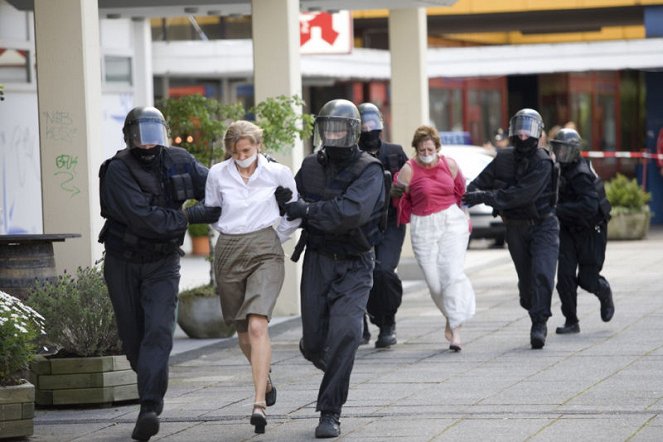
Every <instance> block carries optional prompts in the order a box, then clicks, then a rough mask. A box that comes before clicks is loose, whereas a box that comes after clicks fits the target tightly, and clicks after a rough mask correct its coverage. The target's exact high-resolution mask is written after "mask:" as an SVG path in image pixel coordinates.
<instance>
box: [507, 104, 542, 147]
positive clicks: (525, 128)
mask: <svg viewBox="0 0 663 442" xmlns="http://www.w3.org/2000/svg"><path fill="white" fill-rule="evenodd" d="M542 132H543V118H541V115H540V114H539V113H538V112H537V111H535V110H534V109H528V108H525V109H520V110H519V111H518V112H516V113H515V114H514V116H513V117H511V121H509V138H511V139H512V140H513V137H518V136H519V135H521V134H525V135H527V136H528V137H531V138H536V139H537V140H538V139H539V138H541V133H542Z"/></svg>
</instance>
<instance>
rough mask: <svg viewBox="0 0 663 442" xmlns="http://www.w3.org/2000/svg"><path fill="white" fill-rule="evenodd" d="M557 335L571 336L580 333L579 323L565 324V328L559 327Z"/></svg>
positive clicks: (556, 331) (556, 330)
mask: <svg viewBox="0 0 663 442" xmlns="http://www.w3.org/2000/svg"><path fill="white" fill-rule="evenodd" d="M555 333H557V334H558V335H570V334H575V333H580V324H578V323H577V322H576V323H575V324H564V326H563V327H557V329H555Z"/></svg>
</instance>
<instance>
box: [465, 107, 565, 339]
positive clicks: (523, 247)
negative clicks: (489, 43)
mask: <svg viewBox="0 0 663 442" xmlns="http://www.w3.org/2000/svg"><path fill="white" fill-rule="evenodd" d="M542 130H543V122H542V120H541V116H540V115H539V114H538V112H536V111H534V110H532V109H522V110H520V111H518V112H517V113H516V114H515V115H514V116H513V117H512V118H511V122H510V125H509V136H510V139H511V143H512V144H513V145H514V147H513V148H507V149H504V150H502V151H499V152H498V153H497V156H496V157H495V159H494V160H493V161H492V162H490V163H489V164H488V166H486V168H485V169H484V170H483V171H482V172H481V173H480V174H479V176H477V177H476V178H475V179H474V180H473V181H472V182H471V183H470V184H469V185H468V192H467V193H466V196H465V197H464V198H463V200H464V201H465V202H466V203H467V204H468V205H474V204H479V203H485V204H488V205H490V206H492V207H493V208H494V209H495V210H496V211H497V212H498V213H499V214H500V215H501V216H502V218H503V220H504V222H505V224H506V240H507V245H508V247H509V253H510V254H511V258H512V260H513V263H514V265H515V267H516V272H517V273H518V290H519V294H520V305H521V306H522V307H523V308H524V309H526V310H527V311H528V312H529V315H530V318H531V320H532V329H531V331H530V342H531V345H532V348H535V349H539V348H542V347H543V346H544V345H545V338H546V335H547V327H546V322H547V320H548V318H549V317H550V316H551V315H552V313H551V311H550V304H551V300H552V291H553V288H554V282H555V267H556V264H557V255H558V251H559V222H558V220H557V217H556V216H555V212H554V210H555V202H556V198H557V188H556V183H557V181H558V176H557V175H558V173H559V172H558V169H557V168H556V167H555V165H554V162H553V160H552V158H551V157H550V156H549V154H548V153H547V151H546V150H544V149H539V148H538V147H537V145H538V139H539V137H540V136H541V131H542ZM519 135H520V136H519ZM477 189H479V191H477Z"/></svg>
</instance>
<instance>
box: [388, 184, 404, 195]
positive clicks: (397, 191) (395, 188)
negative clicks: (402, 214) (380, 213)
mask: <svg viewBox="0 0 663 442" xmlns="http://www.w3.org/2000/svg"><path fill="white" fill-rule="evenodd" d="M404 193H405V186H404V185H402V184H399V183H394V184H392V185H391V189H390V190H389V195H390V196H391V197H392V198H400V197H402V196H403V194H404Z"/></svg>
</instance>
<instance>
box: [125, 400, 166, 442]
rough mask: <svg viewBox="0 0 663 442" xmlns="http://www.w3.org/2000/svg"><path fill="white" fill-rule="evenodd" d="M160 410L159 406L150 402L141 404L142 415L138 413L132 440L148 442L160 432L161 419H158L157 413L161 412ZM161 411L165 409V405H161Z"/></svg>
mask: <svg viewBox="0 0 663 442" xmlns="http://www.w3.org/2000/svg"><path fill="white" fill-rule="evenodd" d="M158 408H159V405H158V404H155V403H153V402H150V401H146V402H142V403H141V404H140V413H138V419H137V420H136V426H135V427H134V431H133V433H131V438H132V439H136V440H140V441H147V440H150V438H151V437H152V436H154V435H155V434H157V433H158V432H159V418H158V417H157V411H161V410H158ZM161 409H163V405H161Z"/></svg>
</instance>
